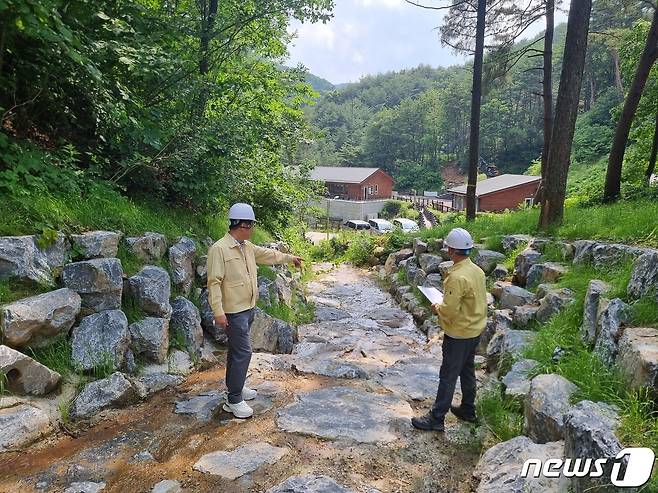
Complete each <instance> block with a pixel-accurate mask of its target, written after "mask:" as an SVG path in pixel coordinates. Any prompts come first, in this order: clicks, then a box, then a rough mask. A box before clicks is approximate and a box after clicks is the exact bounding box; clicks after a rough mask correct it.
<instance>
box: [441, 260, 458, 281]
mask: <svg viewBox="0 0 658 493" xmlns="http://www.w3.org/2000/svg"><path fill="white" fill-rule="evenodd" d="M453 265H455V263H454V262H453V261H452V260H446V261H445V262H441V263H440V264H439V273H440V274H441V276H442V277H443V278H444V279H445V278H446V277H447V276H448V272H449V271H450V269H452V267H453Z"/></svg>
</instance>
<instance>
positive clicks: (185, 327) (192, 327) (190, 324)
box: [169, 296, 203, 356]
mask: <svg viewBox="0 0 658 493" xmlns="http://www.w3.org/2000/svg"><path fill="white" fill-rule="evenodd" d="M171 308H172V313H171V322H170V323H169V327H170V328H171V332H172V333H173V334H179V335H180V336H182V337H183V340H184V341H185V347H186V349H187V351H188V352H189V353H190V354H196V355H198V356H200V355H201V346H203V329H202V328H201V314H200V313H199V309H198V308H197V307H196V306H195V305H194V303H192V302H191V301H190V300H188V299H187V298H183V297H182V296H179V297H178V298H176V299H175V300H174V301H172V302H171Z"/></svg>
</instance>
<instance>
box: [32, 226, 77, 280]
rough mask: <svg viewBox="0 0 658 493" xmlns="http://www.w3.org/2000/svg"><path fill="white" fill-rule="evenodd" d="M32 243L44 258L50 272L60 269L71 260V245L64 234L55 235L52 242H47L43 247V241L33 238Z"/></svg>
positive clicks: (36, 237)
mask: <svg viewBox="0 0 658 493" xmlns="http://www.w3.org/2000/svg"><path fill="white" fill-rule="evenodd" d="M34 241H35V242H36V244H37V248H39V250H40V251H41V253H42V254H43V255H44V257H45V258H46V263H47V264H48V267H50V269H51V270H52V271H55V270H58V269H61V268H62V267H63V266H64V264H66V263H67V262H69V261H70V260H71V243H69V240H68V238H67V237H66V235H64V233H59V232H58V233H57V235H56V236H55V238H54V240H50V239H49V240H47V241H46V243H47V244H46V245H43V240H42V239H40V237H38V236H35V237H34Z"/></svg>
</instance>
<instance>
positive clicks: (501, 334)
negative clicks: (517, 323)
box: [486, 328, 537, 372]
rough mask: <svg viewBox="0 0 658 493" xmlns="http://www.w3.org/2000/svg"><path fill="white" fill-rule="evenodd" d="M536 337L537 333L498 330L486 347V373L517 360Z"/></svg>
mask: <svg viewBox="0 0 658 493" xmlns="http://www.w3.org/2000/svg"><path fill="white" fill-rule="evenodd" d="M536 337H537V333H536V332H532V331H530V330H510V329H504V328H500V329H498V330H497V331H496V333H495V334H494V335H493V337H492V338H491V341H489V344H488V345H487V354H486V358H487V371H490V372H491V371H495V370H496V369H497V368H498V366H499V364H500V363H501V362H503V361H511V360H513V359H516V358H518V357H519V356H520V355H521V353H522V352H523V350H524V349H525V348H526V347H528V346H529V345H530V344H532V342H533V341H534V340H535V338H536Z"/></svg>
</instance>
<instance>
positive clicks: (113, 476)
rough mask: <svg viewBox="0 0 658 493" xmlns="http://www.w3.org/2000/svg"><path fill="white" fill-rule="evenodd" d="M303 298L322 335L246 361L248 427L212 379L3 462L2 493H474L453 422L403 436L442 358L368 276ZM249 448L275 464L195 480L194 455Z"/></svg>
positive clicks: (469, 444)
mask: <svg viewBox="0 0 658 493" xmlns="http://www.w3.org/2000/svg"><path fill="white" fill-rule="evenodd" d="M308 288H309V296H310V297H311V299H313V300H314V301H315V303H316V305H317V316H318V321H317V322H316V323H313V324H310V325H307V326H303V327H300V343H299V344H298V345H297V346H296V348H295V351H294V353H293V354H292V355H266V354H257V355H254V359H253V360H252V366H251V375H250V380H249V383H250V384H251V385H253V386H254V387H255V388H257V389H258V390H259V394H260V395H259V398H258V400H257V401H256V402H255V404H254V408H255V409H256V411H257V412H256V415H255V416H254V418H252V419H250V420H247V421H239V420H234V419H230V416H229V415H227V414H226V413H224V412H223V411H221V402H222V401H221V399H222V395H221V393H220V392H221V391H222V390H223V383H222V382H223V376H224V370H223V368H222V367H216V368H213V369H211V370H207V371H204V372H200V373H196V374H193V375H191V376H190V377H189V378H187V380H186V381H185V383H184V384H182V385H181V386H179V387H177V388H174V389H169V390H166V391H163V392H161V393H159V394H157V395H155V396H154V397H153V398H151V399H149V400H148V401H147V402H144V403H142V404H141V405H138V406H134V407H131V408H129V409H124V410H119V411H112V412H109V413H106V414H105V415H104V416H103V419H102V420H101V421H100V422H98V423H97V424H95V425H91V426H88V427H84V428H82V429H79V430H76V437H75V438H74V437H71V436H67V435H66V434H64V433H59V434H57V435H55V436H52V437H51V438H49V439H48V440H45V441H43V442H41V443H39V444H36V445H34V446H32V447H31V448H29V449H28V450H26V451H23V452H20V453H7V454H3V455H1V456H0V491H1V492H21V493H22V492H30V491H53V492H59V491H64V490H65V489H66V488H67V487H68V486H69V485H70V484H72V483H74V482H81V481H93V482H104V483H105V484H106V486H105V489H104V490H102V491H103V492H122V493H123V492H150V491H151V489H152V488H153V486H154V485H155V484H156V483H158V482H159V481H161V480H164V479H173V480H177V481H179V482H180V483H181V486H182V487H183V488H184V491H190V492H263V491H267V490H268V489H270V488H273V487H276V486H277V485H279V484H280V483H282V482H283V481H285V480H286V479H288V478H289V477H291V476H295V475H309V474H310V475H325V476H328V477H330V478H332V479H333V480H335V481H336V482H337V483H339V484H341V485H342V486H344V487H346V488H349V489H350V490H352V491H358V492H370V493H373V492H375V491H380V492H383V493H387V492H427V493H430V492H433V493H434V492H444V491H445V492H468V491H472V490H473V484H472V479H471V471H472V469H473V467H474V465H475V463H476V461H477V458H478V455H479V453H478V450H479V449H478V443H479V442H478V437H477V436H476V431H475V430H474V429H473V428H472V427H470V426H468V425H464V424H462V423H459V422H457V421H456V420H454V419H453V418H448V421H447V431H446V433H445V434H436V433H420V432H416V431H415V430H413V429H412V428H411V425H410V423H409V417H410V416H411V415H413V414H419V413H421V412H424V411H425V410H426V409H427V408H428V407H429V405H430V403H431V400H432V396H433V394H434V392H435V391H436V381H437V378H438V375H436V372H437V371H438V365H440V352H439V351H437V349H438V347H437V346H433V347H428V346H427V345H426V340H425V338H424V336H423V335H422V334H421V333H420V332H419V331H418V330H417V329H416V328H415V326H414V325H413V322H412V320H411V317H410V316H409V315H408V314H406V313H405V312H402V311H401V310H399V309H398V308H397V307H396V305H395V303H394V301H393V300H392V298H391V297H390V295H388V294H387V293H386V292H384V291H383V290H382V289H381V288H380V287H378V286H377V284H376V282H375V281H374V280H373V279H371V278H370V277H369V274H368V273H367V272H366V271H362V270H359V269H354V268H351V267H348V266H341V267H339V268H336V269H334V270H331V271H329V272H326V273H323V274H321V275H320V276H319V277H318V278H317V280H315V281H313V282H312V283H310V285H309V286H308ZM223 360H224V358H223V356H220V361H223ZM177 409H178V411H179V413H176V412H175V411H176V410H177ZM284 430H285V431H284ZM251 442H266V443H268V444H270V445H272V446H274V447H280V448H282V449H285V450H284V452H285V455H284V456H283V457H282V458H280V459H279V460H278V461H272V462H273V463H271V464H270V463H266V464H263V465H260V467H257V468H256V469H255V471H253V472H250V473H247V474H244V475H242V476H241V477H239V478H237V479H227V478H226V477H222V476H218V475H213V474H209V473H203V472H199V471H197V470H194V469H193V466H194V464H195V463H196V462H197V461H198V460H199V459H200V458H201V457H202V456H203V455H204V454H208V453H211V452H215V451H232V450H234V449H235V448H236V447H239V446H241V445H244V444H247V443H251ZM318 491H319V490H318ZM325 491H326V490H325ZM332 491H334V490H332ZM335 491H340V490H335ZM342 491H345V490H342Z"/></svg>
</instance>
